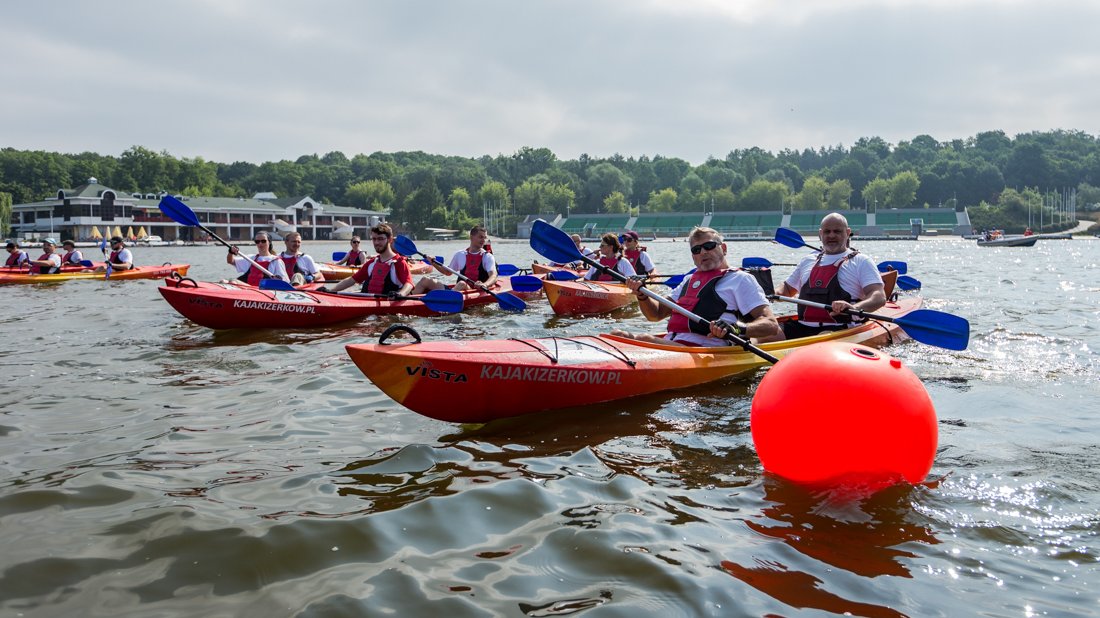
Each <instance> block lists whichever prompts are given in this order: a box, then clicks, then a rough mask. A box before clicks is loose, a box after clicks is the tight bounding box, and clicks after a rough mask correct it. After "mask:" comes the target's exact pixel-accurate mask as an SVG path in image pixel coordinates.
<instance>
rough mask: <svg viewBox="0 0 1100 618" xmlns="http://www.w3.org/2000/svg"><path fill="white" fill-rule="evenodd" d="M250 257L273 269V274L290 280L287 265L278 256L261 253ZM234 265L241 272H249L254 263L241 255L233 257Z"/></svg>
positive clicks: (270, 269) (284, 279)
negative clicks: (250, 262) (262, 254)
mask: <svg viewBox="0 0 1100 618" xmlns="http://www.w3.org/2000/svg"><path fill="white" fill-rule="evenodd" d="M248 257H250V258H252V260H253V261H254V262H256V263H257V264H259V265H260V266H263V267H264V268H266V269H268V270H269V271H271V274H273V275H275V276H276V277H278V278H280V279H282V280H283V281H290V277H288V276H287V274H286V266H284V265H283V261H282V260H280V259H279V257H278V256H275V255H264V256H261V255H259V254H256V255H250V256H248ZM299 259H301V258H299ZM233 266H234V267H236V269H237V272H239V273H241V274H244V273H246V272H248V269H250V268H252V264H249V263H248V260H246V259H244V258H243V257H242V256H240V255H237V256H234V257H233Z"/></svg>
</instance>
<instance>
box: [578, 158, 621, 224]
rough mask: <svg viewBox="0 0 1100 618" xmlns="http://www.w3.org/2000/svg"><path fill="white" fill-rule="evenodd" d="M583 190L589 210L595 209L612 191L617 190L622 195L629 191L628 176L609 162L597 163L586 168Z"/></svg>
mask: <svg viewBox="0 0 1100 618" xmlns="http://www.w3.org/2000/svg"><path fill="white" fill-rule="evenodd" d="M585 191H586V192H587V194H588V200H589V202H588V207H589V211H596V210H598V209H599V208H600V207H601V206H602V205H603V201H604V199H605V198H606V197H607V196H609V195H611V194H612V193H615V192H619V193H621V194H623V195H624V196H625V195H627V194H628V193H630V178H629V177H627V175H626V174H624V173H623V172H622V170H620V169H619V168H617V167H615V166H614V165H612V164H610V163H597V164H596V165H593V166H592V167H590V168H589V169H588V180H587V181H586V182H585ZM623 212H626V210H625V209H624V210H623Z"/></svg>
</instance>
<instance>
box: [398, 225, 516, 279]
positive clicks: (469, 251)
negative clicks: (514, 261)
mask: <svg viewBox="0 0 1100 618" xmlns="http://www.w3.org/2000/svg"><path fill="white" fill-rule="evenodd" d="M488 242H489V232H488V231H487V230H486V229H485V226H482V225H475V226H474V227H472V228H470V246H469V247H467V248H466V249H463V250H462V251H459V252H457V253H455V254H454V256H453V257H452V258H451V262H450V263H449V264H448V265H447V266H449V267H450V269H451V270H454V271H458V272H460V273H462V274H463V275H466V277H468V278H469V279H471V280H473V281H475V282H477V283H480V284H481V285H480V286H479V287H483V288H490V287H492V286H493V284H494V283H496V281H497V261H496V258H495V257H493V254H492V253H489V252H488V251H486V250H485V244H486V243H488ZM435 269H436V270H437V271H439V272H441V273H443V274H450V273H448V272H447V271H445V270H443V269H442V268H440V267H439V266H436V267H435ZM446 287H447V286H446V284H444V283H443V282H442V281H437V280H435V279H431V278H429V277H422V278H421V279H420V281H419V282H417V284H416V287H415V288H413V294H424V293H426V292H429V291H431V290H442V289H444V288H446ZM454 289H455V291H457V292H461V291H463V290H468V289H470V286H468V285H466V282H465V281H461V280H460V281H459V282H458V283H456V284H455V287H454Z"/></svg>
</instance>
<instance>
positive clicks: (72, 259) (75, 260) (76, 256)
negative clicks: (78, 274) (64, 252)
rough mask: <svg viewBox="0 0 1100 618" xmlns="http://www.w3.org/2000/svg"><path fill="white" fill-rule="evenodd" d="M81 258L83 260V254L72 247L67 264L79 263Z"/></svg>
mask: <svg viewBox="0 0 1100 618" xmlns="http://www.w3.org/2000/svg"><path fill="white" fill-rule="evenodd" d="M83 260H84V255H83V254H82V253H80V251H77V250H76V249H73V254H72V255H71V256H70V257H69V264H73V265H76V264H80V262H82V261H83Z"/></svg>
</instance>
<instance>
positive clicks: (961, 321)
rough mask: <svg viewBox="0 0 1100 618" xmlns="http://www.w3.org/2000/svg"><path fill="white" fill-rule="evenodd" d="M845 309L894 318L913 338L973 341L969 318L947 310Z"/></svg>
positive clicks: (957, 345)
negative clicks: (893, 312)
mask: <svg viewBox="0 0 1100 618" xmlns="http://www.w3.org/2000/svg"><path fill="white" fill-rule="evenodd" d="M768 298H771V299H775V300H782V301H786V302H788V303H795V304H796V305H805V306H806V307H817V308H818V309H825V310H831V309H832V305H825V304H822V303H815V302H812V301H808V300H802V299H801V298H790V297H789V296H778V295H774V296H769V297H768ZM844 313H847V314H848V315H854V316H858V317H861V318H867V319H871V320H878V321H880V322H892V323H894V324H897V325H898V326H900V327H901V328H902V330H904V331H905V332H906V333H907V334H908V335H909V336H910V337H912V338H913V339H916V340H917V341H920V342H921V343H927V344H928V345H934V346H938V347H941V348H947V349H948V350H965V349H966V346H967V344H968V343H969V341H970V322H967V321H966V318H962V317H959V316H957V315H953V314H950V313H944V312H943V311H936V310H934V309H917V310H916V311H914V312H912V313H909V314H906V315H903V316H900V317H897V318H891V317H888V316H885V315H877V314H874V313H866V312H863V311H859V310H856V309H849V310H847V311H845V312H844Z"/></svg>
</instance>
